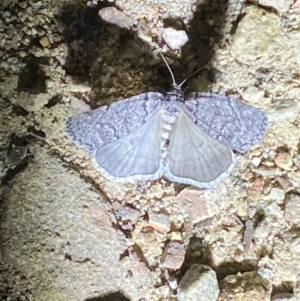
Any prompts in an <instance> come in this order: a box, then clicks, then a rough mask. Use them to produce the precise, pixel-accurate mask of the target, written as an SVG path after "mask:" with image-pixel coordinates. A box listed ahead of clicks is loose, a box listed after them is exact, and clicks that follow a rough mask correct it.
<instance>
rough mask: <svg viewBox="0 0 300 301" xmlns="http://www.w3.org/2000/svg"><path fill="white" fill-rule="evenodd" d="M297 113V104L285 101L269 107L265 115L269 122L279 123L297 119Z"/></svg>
mask: <svg viewBox="0 0 300 301" xmlns="http://www.w3.org/2000/svg"><path fill="white" fill-rule="evenodd" d="M299 45H300V44H299ZM299 64H300V58H299ZM297 111H298V107H297V104H296V103H295V102H294V101H293V100H289V99H283V100H281V101H279V102H277V103H276V104H274V106H273V107H272V106H270V107H268V108H267V109H266V110H265V113H266V115H267V117H268V121H269V122H278V121H282V120H294V119H295V118H296V117H297Z"/></svg>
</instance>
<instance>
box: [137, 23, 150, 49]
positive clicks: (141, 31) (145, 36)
mask: <svg viewBox="0 0 300 301" xmlns="http://www.w3.org/2000/svg"><path fill="white" fill-rule="evenodd" d="M137 35H138V37H139V38H140V39H141V40H142V41H144V42H146V43H151V42H152V37H151V33H150V30H149V27H148V25H147V23H146V21H145V20H144V19H142V20H140V21H139V23H138V26H137Z"/></svg>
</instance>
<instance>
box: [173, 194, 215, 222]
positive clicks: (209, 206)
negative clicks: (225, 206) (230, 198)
mask: <svg viewBox="0 0 300 301" xmlns="http://www.w3.org/2000/svg"><path fill="white" fill-rule="evenodd" d="M217 199H218V193H217V192H216V191H214V190H198V189H194V188H185V189H183V190H182V191H181V192H180V193H179V194H178V195H177V196H176V201H177V203H178V204H179V205H180V207H181V208H183V209H184V210H185V211H186V213H187V214H188V216H189V218H190V220H191V222H192V223H193V224H196V223H199V222H201V221H203V220H205V219H207V218H210V217H213V216H214V215H216V214H217V213H218V212H219V211H220V208H219V207H218V205H217V203H216V200H217ZM199 204H201V205H200V206H199Z"/></svg>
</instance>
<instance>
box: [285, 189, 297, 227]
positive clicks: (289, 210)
mask: <svg viewBox="0 0 300 301" xmlns="http://www.w3.org/2000/svg"><path fill="white" fill-rule="evenodd" d="M284 218H285V219H286V220H287V221H288V222H290V223H292V224H295V225H298V226H300V196H298V195H296V194H291V195H289V197H288V199H287V201H286V204H285V210H284Z"/></svg>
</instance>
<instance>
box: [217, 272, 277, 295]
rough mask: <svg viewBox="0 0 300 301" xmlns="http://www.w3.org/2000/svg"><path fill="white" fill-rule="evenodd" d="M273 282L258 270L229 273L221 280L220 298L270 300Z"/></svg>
mask: <svg viewBox="0 0 300 301" xmlns="http://www.w3.org/2000/svg"><path fill="white" fill-rule="evenodd" d="M271 291H272V284H271V283H270V282H269V281H268V280H266V279H263V278H261V277H260V276H259V275H258V273H257V272H256V271H253V272H245V273H243V274H238V275H228V276H226V277H225V279H224V280H222V282H221V293H220V297H219V300H222V301H230V300H243V301H270V297H271Z"/></svg>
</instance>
